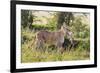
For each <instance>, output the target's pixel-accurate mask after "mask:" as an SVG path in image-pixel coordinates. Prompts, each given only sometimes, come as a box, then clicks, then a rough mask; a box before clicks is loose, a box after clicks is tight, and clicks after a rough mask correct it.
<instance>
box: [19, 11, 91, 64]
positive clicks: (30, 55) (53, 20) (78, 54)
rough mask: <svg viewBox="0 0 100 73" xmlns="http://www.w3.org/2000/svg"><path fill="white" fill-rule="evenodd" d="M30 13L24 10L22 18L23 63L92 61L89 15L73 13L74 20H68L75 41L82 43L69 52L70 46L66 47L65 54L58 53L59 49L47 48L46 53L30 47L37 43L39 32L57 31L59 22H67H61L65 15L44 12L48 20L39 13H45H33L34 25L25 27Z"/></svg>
mask: <svg viewBox="0 0 100 73" xmlns="http://www.w3.org/2000/svg"><path fill="white" fill-rule="evenodd" d="M25 12H26V13H25ZM28 12H30V10H23V12H22V16H21V17H22V18H21V20H22V22H21V25H22V28H21V62H22V63H32V62H50V61H72V60H74V61H75V60H87V59H90V38H89V37H90V35H89V23H87V22H86V21H85V20H89V18H88V14H84V13H80V14H77V13H76V14H75V13H73V17H74V19H73V18H72V19H68V20H69V22H70V23H69V25H68V26H69V27H70V29H71V31H73V32H74V34H73V36H74V39H75V40H77V39H78V40H81V41H79V42H78V44H77V45H76V47H73V48H72V49H71V50H70V51H69V50H68V49H69V47H68V45H66V46H67V47H66V50H65V51H64V52H63V53H59V52H57V49H58V48H55V47H48V48H45V51H41V50H40V51H37V50H35V48H34V45H32V46H31V47H29V46H30V45H31V44H32V42H35V35H36V33H37V32H39V31H41V30H48V31H51V32H52V31H57V22H58V23H61V22H64V20H67V19H66V18H65V19H63V21H61V22H59V17H60V16H62V15H63V14H64V13H62V15H61V14H57V13H56V12H54V13H53V12H52V13H50V12H45V11H44V13H47V14H46V16H47V15H48V17H49V18H47V17H46V16H45V15H44V16H41V15H39V13H43V12H41V11H40V12H39V11H35V12H34V11H33V13H32V17H30V18H32V23H31V24H32V25H31V27H30V26H29V25H25V23H26V22H25V21H26V20H25V19H24V18H27V17H25V16H24V15H26V14H27V13H28ZM59 13H60V12H59ZM37 14H38V15H37ZM67 14H68V12H67ZM82 14H83V15H82ZM50 15H51V16H50ZM68 15H70V14H68ZM33 16H34V17H33ZM65 17H66V15H65ZM71 17H72V16H71ZM48 19H49V20H48ZM40 20H43V21H46V20H47V22H41V21H40ZM60 20H61V18H60ZM28 21H29V20H28ZM28 21H27V22H28ZM30 21H31V20H30ZM30 21H29V22H30ZM72 21H73V22H72ZM83 22H85V23H83ZM27 24H28V23H27ZM44 24H45V25H44ZM59 25H60V24H59Z"/></svg>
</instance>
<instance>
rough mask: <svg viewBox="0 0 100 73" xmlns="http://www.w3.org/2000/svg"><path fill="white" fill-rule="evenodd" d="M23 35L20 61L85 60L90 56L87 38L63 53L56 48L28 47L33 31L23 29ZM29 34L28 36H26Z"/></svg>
mask: <svg viewBox="0 0 100 73" xmlns="http://www.w3.org/2000/svg"><path fill="white" fill-rule="evenodd" d="M22 35H24V37H27V41H24V43H23V44H22V48H21V49H22V63H32V62H49V61H72V60H87V59H89V58H90V54H89V43H88V42H89V40H88V41H87V40H85V42H83V41H80V42H79V44H78V46H77V47H76V48H73V49H72V50H71V51H69V50H68V48H67V49H66V51H64V53H63V54H61V53H59V52H58V51H57V49H58V48H55V47H48V48H45V51H39V50H36V49H35V48H34V45H33V46H31V47H29V46H30V44H31V43H32V41H35V39H34V40H33V38H34V37H33V36H35V33H34V32H32V31H30V30H29V29H23V33H22ZM28 35H29V36H28Z"/></svg>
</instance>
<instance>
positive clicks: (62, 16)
mask: <svg viewBox="0 0 100 73" xmlns="http://www.w3.org/2000/svg"><path fill="white" fill-rule="evenodd" d="M57 16H58V20H57V28H58V29H60V27H61V26H62V24H63V23H64V22H65V23H66V25H68V26H70V24H71V21H73V19H74V15H73V13H72V12H59V13H57Z"/></svg>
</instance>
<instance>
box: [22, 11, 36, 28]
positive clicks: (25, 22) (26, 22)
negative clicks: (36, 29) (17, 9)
mask: <svg viewBox="0 0 100 73" xmlns="http://www.w3.org/2000/svg"><path fill="white" fill-rule="evenodd" d="M33 18H34V15H33V14H32V11H31V10H21V25H22V27H23V28H26V27H29V28H31V26H32V23H33Z"/></svg>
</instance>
